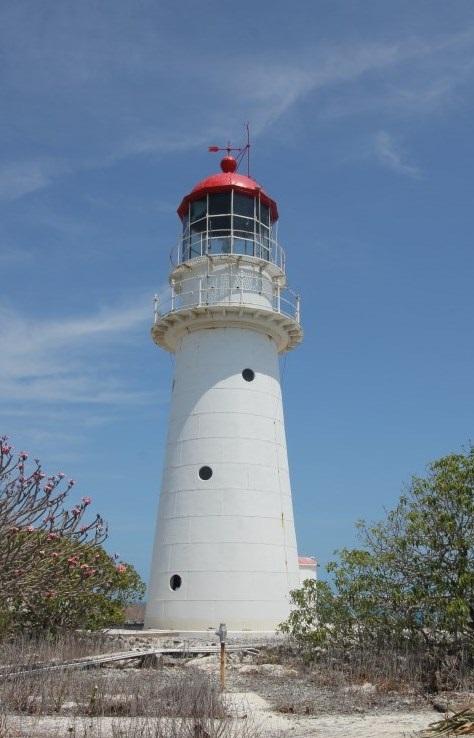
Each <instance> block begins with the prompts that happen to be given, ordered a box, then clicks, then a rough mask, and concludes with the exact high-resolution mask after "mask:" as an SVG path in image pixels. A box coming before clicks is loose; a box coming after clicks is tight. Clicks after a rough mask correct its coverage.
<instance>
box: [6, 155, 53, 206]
mask: <svg viewBox="0 0 474 738" xmlns="http://www.w3.org/2000/svg"><path fill="white" fill-rule="evenodd" d="M66 171H67V167H66V166H65V165H64V164H63V163H62V162H59V161H54V160H52V159H46V160H40V159H38V160H33V161H17V162H9V163H4V164H2V165H0V200H15V199H16V198H17V197H22V196H23V195H28V194H29V193H30V192H35V190H42V189H43V188H44V187H47V186H48V185H50V184H51V182H52V181H53V179H55V178H56V177H58V176H60V175H61V174H64V173H65V172H66Z"/></svg>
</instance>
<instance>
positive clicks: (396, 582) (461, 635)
mask: <svg viewBox="0 0 474 738" xmlns="http://www.w3.org/2000/svg"><path fill="white" fill-rule="evenodd" d="M358 531H359V537H360V540H361V544H362V545H361V547H360V548H358V549H343V550H341V551H339V552H338V553H339V556H338V560H336V561H333V562H332V563H331V564H330V565H329V566H328V571H329V572H330V573H331V574H332V577H333V585H334V588H333V590H331V589H330V588H328V585H324V587H323V588H322V589H318V590H315V589H314V588H313V589H311V588H306V591H300V593H298V592H295V593H293V602H294V604H295V605H296V608H295V610H294V611H293V613H292V614H291V616H290V618H289V619H288V620H287V621H286V623H284V624H283V626H282V627H283V630H285V631H286V632H289V633H292V634H293V635H294V636H295V637H296V638H297V639H299V640H300V641H301V642H303V641H304V642H305V643H306V645H307V644H308V643H313V644H320V643H322V642H324V643H326V644H327V643H335V642H337V643H339V644H345V646H346V647H348V648H350V647H354V646H364V647H371V648H373V649H377V648H379V649H384V648H386V647H387V645H388V644H395V645H400V644H403V645H404V647H406V646H407V644H408V645H409V646H411V647H413V648H415V647H416V648H419V649H422V650H423V652H424V653H425V655H426V658H427V660H428V662H429V663H430V664H431V665H432V668H431V669H429V673H430V675H431V678H432V679H433V678H434V674H435V673H436V669H437V667H438V666H439V664H440V662H441V660H442V659H443V658H445V657H446V656H447V655H449V656H452V657H455V658H459V657H460V656H461V654H463V655H464V656H466V655H468V657H469V658H471V659H472V658H473V657H474V447H472V446H471V447H470V448H469V449H468V451H467V452H466V453H465V454H451V455H449V456H445V457H443V458H441V459H439V460H437V461H435V462H433V463H431V464H430V465H429V466H428V469H427V474H426V476H425V477H413V478H412V480H411V483H410V485H409V487H408V489H407V490H406V492H405V493H404V494H403V495H402V496H401V497H400V500H399V502H398V504H397V505H396V507H395V508H394V509H393V510H391V511H390V512H388V513H387V515H386V517H385V519H384V520H382V521H381V522H379V523H376V524H372V525H370V524H367V523H365V522H364V521H362V522H360V523H359V524H358ZM308 610H309V612H310V614H311V620H310V625H311V627H307V628H306V629H305V628H304V627H303V625H304V622H309V621H308V617H309V613H308ZM328 623H330V627H328ZM313 626H314V627H313ZM299 631H302V632H301V633H300V632H299ZM303 631H304V632H303ZM432 686H434V684H432Z"/></svg>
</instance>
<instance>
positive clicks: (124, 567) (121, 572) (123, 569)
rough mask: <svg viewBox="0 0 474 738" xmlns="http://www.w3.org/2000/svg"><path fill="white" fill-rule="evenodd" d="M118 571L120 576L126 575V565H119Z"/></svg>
mask: <svg viewBox="0 0 474 738" xmlns="http://www.w3.org/2000/svg"><path fill="white" fill-rule="evenodd" d="M116 569H117V571H118V573H119V574H125V572H126V571H127V567H126V566H125V564H117V567H116Z"/></svg>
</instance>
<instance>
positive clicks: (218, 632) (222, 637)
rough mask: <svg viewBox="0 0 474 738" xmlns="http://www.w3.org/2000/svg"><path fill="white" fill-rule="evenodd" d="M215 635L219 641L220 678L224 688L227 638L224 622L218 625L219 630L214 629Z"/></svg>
mask: <svg viewBox="0 0 474 738" xmlns="http://www.w3.org/2000/svg"><path fill="white" fill-rule="evenodd" d="M216 635H218V636H219V640H220V642H221V659H220V679H221V689H222V691H224V689H225V642H226V639H227V626H226V624H225V623H221V624H220V625H219V630H216Z"/></svg>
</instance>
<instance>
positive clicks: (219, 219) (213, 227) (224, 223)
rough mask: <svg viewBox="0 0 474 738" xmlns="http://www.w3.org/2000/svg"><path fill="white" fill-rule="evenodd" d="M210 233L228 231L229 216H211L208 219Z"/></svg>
mask: <svg viewBox="0 0 474 738" xmlns="http://www.w3.org/2000/svg"><path fill="white" fill-rule="evenodd" d="M209 230H210V231H227V232H229V231H230V215H213V216H212V217H211V218H209Z"/></svg>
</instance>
